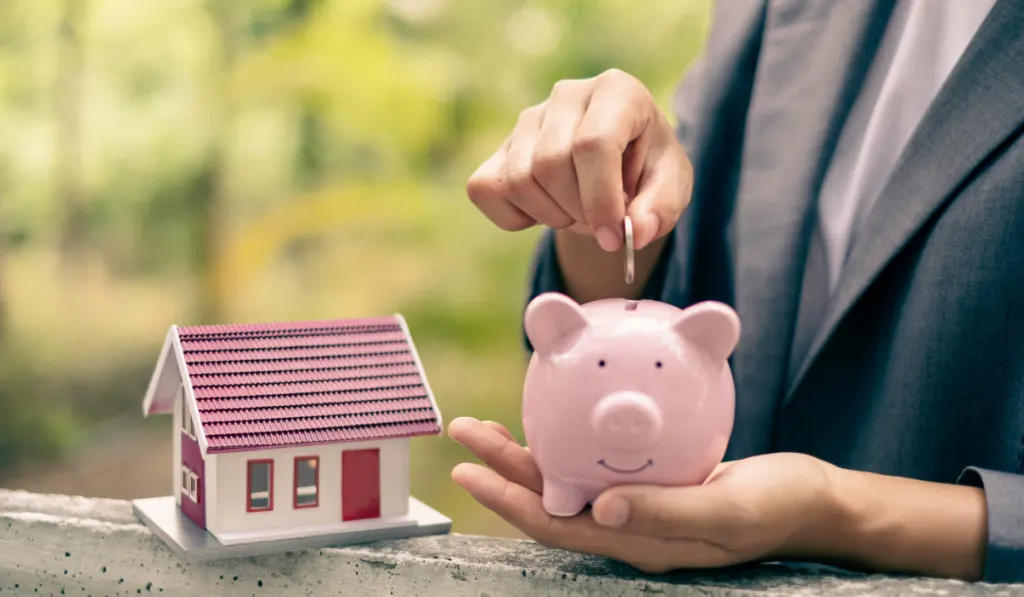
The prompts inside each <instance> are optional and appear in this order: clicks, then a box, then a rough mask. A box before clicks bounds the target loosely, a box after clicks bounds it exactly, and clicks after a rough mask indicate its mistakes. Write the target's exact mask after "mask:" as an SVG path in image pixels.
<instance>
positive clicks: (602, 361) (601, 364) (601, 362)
mask: <svg viewBox="0 0 1024 597" xmlns="http://www.w3.org/2000/svg"><path fill="white" fill-rule="evenodd" d="M597 366H598V367H604V359H601V360H600V361H598V362H597Z"/></svg>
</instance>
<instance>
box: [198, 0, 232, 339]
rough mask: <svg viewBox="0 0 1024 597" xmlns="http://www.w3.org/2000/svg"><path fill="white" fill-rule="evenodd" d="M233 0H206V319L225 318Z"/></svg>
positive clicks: (202, 216)
mask: <svg viewBox="0 0 1024 597" xmlns="http://www.w3.org/2000/svg"><path fill="white" fill-rule="evenodd" d="M239 4H240V3H238V2H236V1H235V0H208V2H207V9H208V11H209V15H210V19H211V20H212V21H213V24H214V26H215V29H216V31H217V42H218V45H219V50H220V55H219V57H218V58H219V61H218V62H217V63H216V65H215V67H214V69H213V72H212V73H211V75H212V80H211V81H210V96H209V101H210V115H211V126H212V129H213V134H212V135H211V138H212V139H213V144H212V146H211V147H210V148H209V154H208V158H207V164H206V167H205V168H204V169H203V170H204V171H203V173H202V175H203V178H204V181H203V183H204V184H201V185H200V188H201V189H203V190H204V191H205V192H204V193H203V194H202V196H201V197H198V198H197V201H196V203H195V204H194V205H195V207H196V212H195V214H194V217H195V227H194V230H195V231H196V232H197V234H196V237H197V238H196V241H197V242H198V243H199V245H200V250H199V251H197V255H198V256H199V257H198V258H199V263H198V264H196V265H197V268H198V271H199V279H200V281H201V284H200V288H199V297H198V302H199V304H198V309H197V310H198V313H197V317H198V318H199V320H200V321H202V322H206V323H218V322H221V321H222V320H223V317H224V311H225V302H226V299H227V296H228V293H229V289H227V288H224V283H223V281H222V280H221V279H220V277H219V273H218V272H219V270H218V263H219V261H220V256H221V255H222V254H223V243H224V238H225V237H226V236H227V235H228V234H230V231H229V229H228V226H227V214H226V212H227V209H228V206H229V205H230V201H229V197H228V189H227V177H228V172H227V165H226V164H227V161H228V160H227V157H228V152H229V151H230V149H229V148H230V139H231V137H232V131H233V130H234V126H235V118H234V113H235V106H234V105H233V102H232V100H231V98H230V97H229V95H228V92H227V90H226V89H224V87H223V83H224V81H226V80H227V79H228V76H229V75H230V73H231V70H232V68H233V67H234V65H235V62H236V61H237V59H238V54H239V52H240V50H241V33H242V23H241V19H240V16H241V12H240V10H239Z"/></svg>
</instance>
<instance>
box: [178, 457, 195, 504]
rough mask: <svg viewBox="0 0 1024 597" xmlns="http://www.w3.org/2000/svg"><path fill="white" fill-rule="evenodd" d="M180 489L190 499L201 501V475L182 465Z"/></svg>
mask: <svg viewBox="0 0 1024 597" xmlns="http://www.w3.org/2000/svg"><path fill="white" fill-rule="evenodd" d="M178 489H179V491H181V493H182V494H184V495H185V496H186V497H188V498H189V499H190V500H192V501H193V502H195V503H197V504H198V503H199V475H197V474H196V473H195V471H193V470H192V469H190V468H189V467H187V466H185V465H181V486H180V487H179V488H178Z"/></svg>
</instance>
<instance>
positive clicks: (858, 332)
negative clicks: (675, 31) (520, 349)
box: [449, 0, 1024, 582]
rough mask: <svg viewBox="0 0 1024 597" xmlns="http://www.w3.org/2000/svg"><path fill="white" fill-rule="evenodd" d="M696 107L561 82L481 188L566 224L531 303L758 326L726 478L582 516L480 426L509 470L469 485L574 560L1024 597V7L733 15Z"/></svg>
mask: <svg viewBox="0 0 1024 597" xmlns="http://www.w3.org/2000/svg"><path fill="white" fill-rule="evenodd" d="M673 107H674V112H675V119H676V123H675V125H674V126H673V124H671V123H670V121H669V119H668V118H666V117H665V116H664V115H663V114H662V113H661V111H660V110H659V108H658V106H657V105H656V102H655V100H654V99H653V98H652V97H651V94H650V93H649V92H648V91H647V90H646V89H645V87H644V86H643V84H642V83H641V82H640V81H638V80H637V79H635V78H634V77H632V76H630V75H629V74H627V73H624V72H620V71H617V70H610V71H608V72H605V73H603V74H601V75H599V76H596V77H594V78H591V79H586V80H574V81H561V82H559V83H558V84H556V85H555V86H554V89H553V90H552V92H551V94H550V96H549V97H548V98H547V100H545V101H544V102H543V103H541V104H539V105H536V106H533V107H531V108H528V109H526V110H525V111H523V112H522V114H521V115H520V117H519V119H518V122H517V123H516V124H515V127H514V128H513V130H512V132H511V134H510V136H509V137H508V139H507V140H506V141H505V143H504V144H503V145H502V146H501V147H500V148H499V149H498V150H497V152H496V153H495V154H494V155H493V156H492V157H491V158H489V159H488V160H487V161H486V162H484V163H483V164H482V165H481V166H480V168H479V169H478V170H477V171H476V172H475V173H474V174H473V176H472V177H471V179H470V180H469V183H468V185H467V192H468V195H469V197H470V198H471V200H472V201H473V203H474V204H475V205H476V206H477V207H478V208H479V210H480V211H481V212H482V213H483V214H484V215H486V217H487V218H489V219H490V220H491V221H493V223H494V224H495V225H497V226H499V227H501V228H502V229H505V230H509V231H516V230H523V229H526V228H530V227H532V226H536V225H540V226H544V227H545V230H544V233H543V235H542V237H541V242H540V244H539V246H538V248H537V253H536V258H535V261H534V264H533V269H532V271H531V284H530V293H529V296H530V298H532V297H534V296H536V295H538V294H539V293H541V292H547V291H558V292H563V293H565V294H568V295H569V296H571V297H573V298H574V299H576V300H577V301H579V302H587V301H591V300H595V299H600V298H606V297H628V298H634V299H636V298H647V299H654V300H660V301H664V302H667V303H671V304H674V305H677V306H680V307H684V306H686V305H689V304H693V303H695V302H698V301H701V300H718V301H722V302H725V303H727V304H729V305H731V306H733V307H734V308H735V309H736V310H737V312H738V314H739V316H740V318H741V321H742V325H743V331H742V335H741V339H740V343H739V345H738V347H737V349H736V351H735V353H734V355H733V358H732V366H733V373H734V376H735V381H736V419H735V425H734V431H733V435H732V438H731V440H730V443H729V447H728V451H727V454H726V462H725V463H724V464H723V465H722V466H721V467H719V469H717V470H716V472H715V473H714V474H713V475H712V477H711V478H710V479H709V480H708V481H707V482H706V483H705V484H703V485H701V486H699V487H685V488H655V487H620V488H615V489H611V490H609V491H608V492H606V493H605V494H603V495H602V496H601V497H600V498H599V499H597V500H596V501H595V502H594V503H593V505H592V508H591V510H590V511H589V512H587V513H585V514H582V515H580V516H577V517H571V518H552V517H549V516H548V515H547V514H546V513H545V512H544V511H543V509H542V507H541V499H540V493H541V491H542V489H543V488H542V486H541V483H540V476H539V474H538V472H537V469H536V466H535V464H534V463H533V460H532V459H531V457H530V455H529V451H528V450H527V449H525V448H523V447H522V446H519V445H518V444H517V443H515V440H514V438H513V436H512V435H511V434H510V433H509V432H508V431H507V430H506V429H505V428H503V427H502V426H501V425H498V424H497V423H493V422H481V421H477V420H474V419H470V418H459V419H456V420H454V421H452V422H451V424H450V426H449V434H450V435H451V437H453V438H454V439H455V440H457V441H458V442H460V443H462V444H464V445H465V446H467V447H468V448H470V449H471V450H472V451H473V452H474V453H475V454H476V455H477V456H478V457H479V458H480V459H481V460H482V461H483V463H484V464H485V465H487V466H479V465H476V464H472V463H462V464H460V465H459V466H457V467H456V468H455V469H454V470H453V472H452V475H453V478H454V479H455V481H456V482H458V483H459V484H460V485H462V486H463V487H464V488H465V489H466V490H468V491H469V492H470V493H471V494H472V495H473V496H474V497H475V498H476V499H477V500H478V501H479V502H480V503H482V504H483V505H485V506H486V507H488V508H490V509H492V510H493V511H494V512H496V513H497V514H498V515H500V516H501V517H503V518H505V519H506V520H508V521H509V522H511V523H512V524H514V525H515V526H516V527H518V528H519V529H521V530H522V531H523V532H525V533H526V534H527V535H529V536H531V537H533V538H535V539H536V540H538V541H539V542H541V543H543V544H545V545H549V546H555V547H561V548H565V549H569V550H573V551H578V552H583V553H592V554H599V555H604V556H609V557H612V558H616V559H619V560H621V561H624V562H627V563H629V564H632V565H633V566H635V567H637V568H639V569H641V570H644V571H648V572H663V571H668V570H672V569H679V568H694V567H716V566H725V565H731V564H737V563H742V562H748V561H760V560H804V561H807V560H810V561H816V562H824V563H831V564H838V565H841V566H846V567H850V568H858V569H865V570H873V571H883V572H885V571H888V572H901V573H911V574H923V575H931V576H944V577H953V578H961V579H968V580H983V581H990V582H1008V581H1024V2H1020V1H1019V0H972V1H971V2H953V1H939V2H935V1H933V0H897V1H895V2H894V1H884V0H865V1H863V2H826V1H818V0H772V1H767V0H765V1H755V0H732V1H730V0H721V1H719V2H717V3H715V13H714V16H713V21H712V29H711V32H710V34H709V38H708V40H707V44H706V47H705V49H704V51H703V52H702V54H701V56H700V57H699V58H698V60H697V61H696V62H695V64H694V65H693V66H692V67H691V68H690V69H689V70H688V72H687V74H686V76H685V78H684V80H683V83H682V84H681V86H680V88H679V91H678V92H677V94H676V96H675V98H674V103H673ZM627 213H628V214H629V215H630V217H631V219H632V221H633V223H634V228H635V245H636V247H637V249H638V253H637V273H636V282H635V283H634V284H633V285H627V284H625V282H624V281H623V277H622V267H621V264H622V254H621V247H622V243H623V236H622V232H621V231H622V226H623V224H622V222H623V217H624V215H625V214H627ZM527 345H528V342H527Z"/></svg>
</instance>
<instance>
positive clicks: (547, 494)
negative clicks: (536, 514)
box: [541, 482, 588, 516]
mask: <svg viewBox="0 0 1024 597" xmlns="http://www.w3.org/2000/svg"><path fill="white" fill-rule="evenodd" d="M541 499H542V502H543V504H544V510H545V511H546V512H547V513H548V514H550V515H552V516H575V515H577V514H579V513H580V511H582V510H583V508H585V507H586V505H587V501H588V500H587V497H586V496H585V495H584V494H583V492H581V491H580V490H578V489H576V488H575V487H573V486H571V485H567V484H563V483H557V482H555V483H552V482H545V483H544V492H543V494H542V497H541Z"/></svg>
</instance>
